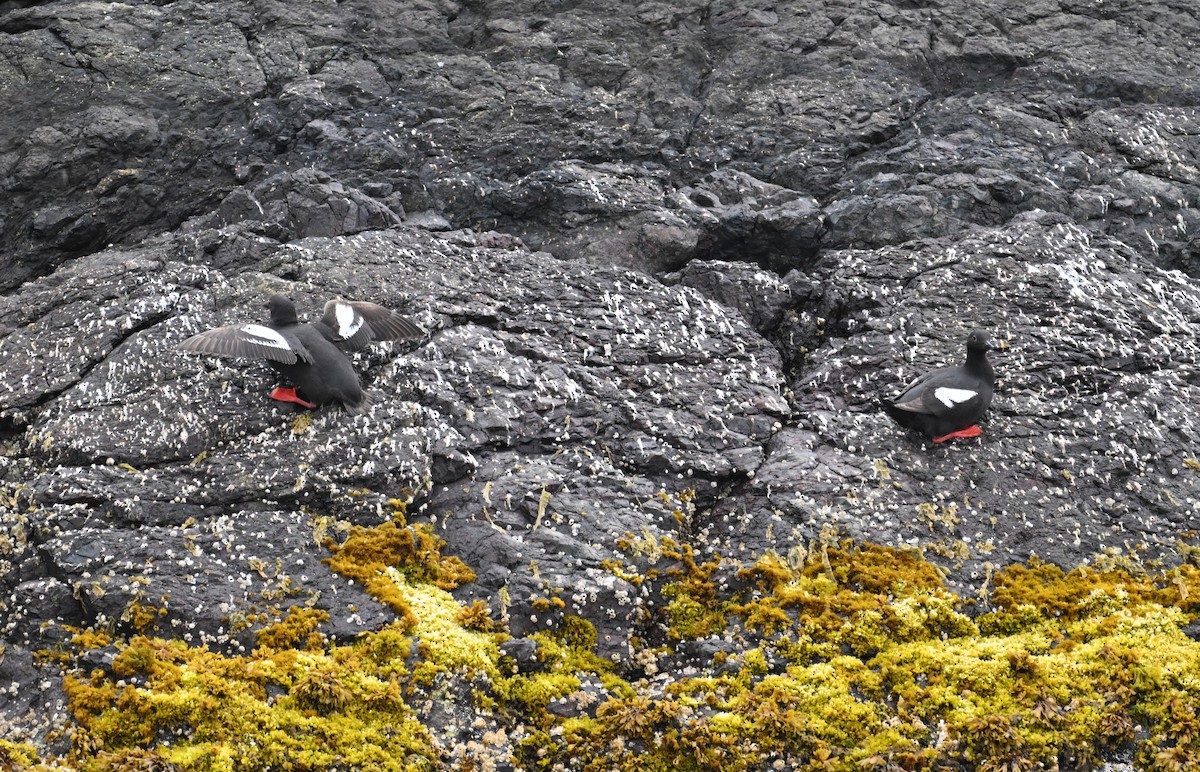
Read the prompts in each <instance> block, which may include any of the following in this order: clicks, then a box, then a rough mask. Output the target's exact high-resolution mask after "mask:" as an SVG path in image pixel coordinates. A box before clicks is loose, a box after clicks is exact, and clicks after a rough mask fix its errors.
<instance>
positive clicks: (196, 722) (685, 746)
mask: <svg viewBox="0 0 1200 772" xmlns="http://www.w3.org/2000/svg"><path fill="white" fill-rule="evenodd" d="M627 543H628V544H631V545H632V544H633V543H634V542H633V541H632V540H631V541H629V542H627ZM639 544H640V545H641V546H640V547H639V552H638V553H637V555H636V556H635V558H634V559H633V560H631V561H630V562H629V563H628V564H617V563H614V564H612V565H611V566H610V568H611V570H612V571H613V573H614V574H617V575H620V576H622V577H624V578H626V579H628V580H629V581H632V582H633V583H634V584H636V585H637V586H639V587H640V588H641V589H642V591H644V592H645V593H646V597H645V598H644V600H645V606H644V608H645V611H646V614H645V619H646V630H645V631H643V632H645V633H646V635H645V637H644V638H643V640H647V641H649V640H653V641H658V642H659V643H658V644H654V645H650V644H644V645H642V647H641V648H640V649H637V650H635V651H633V652H632V655H631V658H630V660H629V661H628V662H626V663H622V667H618V666H617V665H614V664H613V663H611V662H609V661H607V660H605V659H603V658H601V657H599V656H597V655H596V653H595V648H596V641H597V631H596V629H595V628H594V627H593V626H592V624H591V623H590V622H588V621H587V620H585V619H582V618H580V617H578V616H572V615H569V614H568V615H566V616H565V617H564V618H563V621H562V622H561V623H560V624H559V626H558V627H557V628H556V629H554V630H549V631H543V632H539V633H535V634H533V635H531V636H530V637H531V638H532V639H533V640H534V641H536V643H537V653H536V662H535V663H533V664H531V665H529V664H527V665H526V666H524V669H523V671H522V672H516V670H515V668H514V666H513V663H512V662H511V661H509V660H507V658H505V657H504V656H502V655H501V654H500V646H499V644H500V642H501V641H502V640H503V638H504V635H503V633H501V632H496V628H497V623H496V622H495V621H494V620H492V619H491V617H490V615H489V614H488V612H487V608H486V606H485V605H484V604H478V603H476V604H473V605H471V606H467V607H464V606H463V605H461V604H459V603H458V602H457V601H455V599H454V598H453V597H452V596H451V595H450V594H449V592H448V591H447V588H448V587H452V586H454V585H455V584H456V583H457V582H459V581H462V580H463V579H464V577H466V576H467V575H469V574H468V572H469V569H467V568H466V566H463V565H462V564H461V563H456V562H454V561H453V560H447V559H446V558H444V557H442V556H441V555H440V551H439V550H440V547H441V545H440V543H439V541H438V540H437V539H436V537H434V536H433V534H432V532H428V531H423V530H421V529H419V528H418V529H414V528H410V527H408V526H404V525H402V524H398V523H385V524H384V525H383V526H378V527H376V528H373V529H352V530H351V532H350V534H349V536H348V538H347V539H346V541H345V542H343V543H342V544H340V545H331V551H332V552H333V556H332V557H331V558H330V565H331V566H333V567H336V569H337V570H339V571H340V572H342V573H345V574H346V575H349V576H353V578H355V579H356V581H361V582H362V583H363V584H364V586H367V587H368V588H369V589H370V590H371V591H372V593H373V594H375V595H376V597H380V598H381V599H388V600H387V601H386V602H388V603H389V605H392V607H393V608H396V609H397V611H398V619H397V622H396V623H395V624H394V625H391V626H389V627H387V628H384V629H382V630H379V631H377V632H373V633H369V634H364V635H362V636H360V637H359V638H358V639H357V640H356V641H354V642H353V643H352V644H345V645H335V644H334V643H332V642H330V641H329V640H327V639H326V638H325V636H323V635H322V634H321V633H320V625H321V624H322V623H323V622H324V621H325V616H324V612H322V611H320V610H317V609H312V608H308V607H293V608H292V609H290V610H289V611H288V612H287V613H286V614H281V615H279V616H277V617H275V620H276V621H274V623H273V624H271V625H269V626H267V627H264V628H262V629H260V630H259V631H258V632H257V647H256V648H255V649H254V651H253V652H251V653H250V654H248V655H244V656H226V655H221V654H218V653H215V652H211V651H208V650H206V649H203V648H196V647H188V646H185V645H183V644H182V643H180V642H178V641H167V640H163V639H159V638H154V637H149V636H145V635H141V636H135V637H132V638H129V639H126V640H117V641H115V642H113V641H111V640H110V639H109V637H108V636H107V635H104V634H101V633H97V632H95V631H80V632H79V634H77V635H76V636H75V646H76V647H77V648H79V649H85V648H87V647H112V648H113V649H115V652H116V654H115V658H114V659H113V661H112V665H111V667H110V668H108V669H107V670H86V669H82V668H80V667H78V666H76V667H74V668H72V667H71V664H72V663H71V662H67V663H66V667H67V670H68V672H67V675H66V680H65V683H66V689H67V693H68V696H69V697H70V707H71V711H72V714H73V716H74V718H75V721H76V723H77V730H76V733H75V736H74V744H73V751H72V754H71V756H70V757H69V758H68V759H65V760H63V761H64V763H69V764H71V765H72V766H74V767H77V768H80V769H83V770H89V771H91V770H97V771H98V770H108V769H137V768H165V765H166V764H173V765H175V767H176V768H179V769H186V770H192V769H195V770H234V769H237V770H266V769H295V770H307V769H312V770H317V769H322V770H325V769H362V770H366V769H384V770H386V769H414V770H420V769H445V768H463V769H468V768H476V767H475V766H472V763H471V762H470V761H469V760H468V761H464V759H463V757H462V756H455V755H454V753H452V752H451V751H450V750H449V749H447V748H444V747H441V745H440V744H439V743H440V741H439V739H438V737H437V734H436V733H437V731H438V729H437V728H436V727H433V726H426V724H425V722H426V720H427V716H428V714H427V713H425V712H422V711H424V710H427V709H428V706H429V705H430V704H432V703H434V702H436V700H438V699H444V697H440V696H437V695H444V694H447V693H454V694H456V695H459V697H458V698H457V699H459V701H460V704H458V706H457V710H458V711H459V712H460V713H466V714H470V715H473V716H474V717H475V724H476V725H477V726H476V729H477V734H478V736H479V738H480V741H479V742H477V743H476V744H477V745H481V746H482V745H483V744H484V743H483V742H482V738H484V737H485V736H486V737H487V738H489V739H488V741H487V742H488V744H489V745H490V746H494V745H495V743H500V745H501V747H503V748H505V749H506V751H505V752H506V753H508V754H511V757H512V760H513V762H514V763H515V764H516V766H517V767H518V768H520V769H541V770H556V769H563V770H588V771H590V770H597V771H598V770H606V771H607V770H639V771H640V770H672V772H677V771H679V770H683V771H687V770H697V771H699V770H712V769H721V770H760V769H804V770H827V771H830V772H861V770H930V771H931V772H932V771H933V770H946V771H948V770H983V771H985V772H987V771H989V770H993V771H999V770H1004V771H1005V772H1019V771H1020V770H1036V769H1045V770H1050V769H1062V770H1067V769H1077V770H1084V769H1092V768H1095V767H1097V766H1099V765H1100V764H1101V763H1102V761H1103V760H1105V759H1114V758H1116V759H1123V760H1128V761H1131V762H1132V763H1133V765H1134V767H1135V768H1137V769H1141V770H1148V771H1149V772H1176V771H1180V770H1193V769H1200V718H1198V717H1197V711H1196V707H1195V706H1196V705H1200V643H1198V642H1197V641H1195V640H1193V639H1192V638H1190V637H1189V636H1188V634H1187V633H1186V632H1185V630H1186V629H1188V627H1189V625H1190V624H1191V623H1192V622H1193V621H1194V619H1195V616H1196V614H1197V612H1198V611H1200V605H1198V601H1200V571H1197V570H1196V568H1195V567H1194V566H1191V565H1184V566H1181V567H1178V568H1175V569H1171V570H1161V571H1157V572H1152V571H1148V570H1143V569H1137V568H1135V567H1132V566H1124V567H1114V566H1106V567H1080V568H1076V569H1074V570H1071V571H1064V570H1062V569H1060V568H1058V567H1055V566H1051V565H1049V564H1046V563H1043V562H1040V561H1036V560H1033V561H1030V562H1029V563H1027V564H1024V565H1014V566H1010V567H1008V568H1006V569H1004V570H1001V571H999V572H997V573H996V574H994V575H993V576H992V577H991V578H990V584H989V588H990V589H989V592H988V594H987V595H986V596H984V597H978V598H970V599H963V598H960V597H958V596H957V595H955V594H954V593H953V592H951V591H950V590H948V589H947V588H946V587H945V585H944V584H943V582H942V580H941V575H940V573H939V571H938V569H937V568H936V567H935V566H933V565H932V564H930V563H928V562H926V561H925V560H923V559H922V558H921V556H920V555H919V554H917V553H915V552H912V551H902V550H895V549H889V548H885V547H881V546H878V545H872V544H856V543H852V542H850V541H844V540H838V539H836V538H823V539H820V540H818V541H817V542H815V543H813V544H809V545H802V546H796V547H793V549H792V550H791V551H790V552H788V553H787V554H786V555H780V554H775V553H771V554H767V555H763V556H761V557H760V558H759V559H758V560H756V561H755V562H753V563H752V564H749V565H741V566H737V565H730V564H729V563H728V562H727V561H722V560H721V559H720V557H719V556H715V555H711V556H707V557H706V558H704V559H702V558H701V557H699V554H698V550H694V549H692V548H691V547H689V546H687V545H680V544H676V543H675V542H673V541H671V540H670V539H665V538H663V539H659V540H656V541H655V543H654V545H653V550H646V549H644V547H645V543H639ZM664 560H665V561H669V562H668V563H667V564H666V565H667V566H669V567H667V568H663V569H656V568H655V566H656V565H657V564H658V561H664ZM401 610H402V611H401ZM685 646H691V647H697V646H698V647H699V648H694V650H696V651H711V652H713V653H712V654H711V655H703V656H699V657H696V658H695V659H693V660H686V659H679V658H677V651H678V650H679V649H680V648H681V647H685ZM92 659H93V660H94V658H92ZM73 661H75V662H82V661H83V660H82V659H79V660H73ZM452 689H453V691H451V690H452ZM467 701H470V702H471V703H472V704H469V705H468V704H465V702H467ZM7 759H16V760H19V761H20V762H21V763H29V764H35V763H37V762H38V761H39V760H38V759H36V757H35V755H34V754H33V751H32V750H31V749H28V748H26V747H25V746H17V745H12V744H4V745H0V768H3V767H4V764H5V763H6V761H7ZM9 763H11V762H9ZM155 764H158V765H160V766H159V767H155V766H154V765H155Z"/></svg>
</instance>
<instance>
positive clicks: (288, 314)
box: [267, 295, 300, 327]
mask: <svg viewBox="0 0 1200 772" xmlns="http://www.w3.org/2000/svg"><path fill="white" fill-rule="evenodd" d="M267 308H269V309H271V324H272V325H274V326H275V327H282V326H284V325H288V324H299V323H300V318H299V317H298V316H296V306H295V305H293V304H292V301H290V300H288V299H287V298H285V297H284V296H283V295H272V296H271V299H270V300H269V301H267Z"/></svg>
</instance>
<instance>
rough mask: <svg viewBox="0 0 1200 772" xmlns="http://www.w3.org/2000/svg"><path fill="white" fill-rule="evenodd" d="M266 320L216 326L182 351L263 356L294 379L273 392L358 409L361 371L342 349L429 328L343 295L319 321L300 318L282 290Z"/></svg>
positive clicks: (362, 400)
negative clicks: (423, 327) (356, 369)
mask: <svg viewBox="0 0 1200 772" xmlns="http://www.w3.org/2000/svg"><path fill="white" fill-rule="evenodd" d="M267 307H268V308H269V309H270V310H271V321H270V323H269V324H268V325H265V326H264V325H261V324H234V325H229V326H227V327H217V328H216V329H213V330H208V331H207V332H202V333H200V334H199V335H193V336H192V337H190V338H188V339H187V340H185V341H184V342H183V343H181V344H179V348H180V349H181V350H183V351H194V352H197V353H201V354H218V355H220V356H230V357H246V358H249V359H265V360H267V364H269V365H271V367H273V368H275V369H276V370H278V371H279V372H280V373H282V374H283V376H284V377H285V378H287V379H288V380H289V381H291V383H292V384H293V385H292V387H290V388H283V387H276V388H275V389H274V390H272V392H271V398H272V399H277V400H280V401H282V402H295V403H296V404H298V405H303V406H304V407H308V408H314V407H317V406H319V405H324V404H327V403H330V402H340V403H341V404H342V405H344V406H345V407H346V409H347V410H348V411H350V412H351V413H353V414H354V415H359V414H361V413H365V412H366V411H367V410H369V409H370V407H371V398H370V396H369V395H367V394H365V393H364V392H363V390H362V385H361V384H360V383H359V380H358V373H356V372H354V367H353V366H352V365H351V364H350V358H349V357H347V356H346V354H344V353H343V351H342V349H346V350H349V351H358V350H360V349H363V348H366V346H367V344H369V343H370V342H371V341H375V340H415V339H417V338H421V337H424V335H425V331H424V330H422V329H421V328H420V327H418V326H417V325H415V324H413V323H412V322H411V321H409V320H408V319H406V318H405V317H403V316H401V315H400V314H398V313H396V312H395V311H392V310H391V309H388V308H384V307H383V306H380V305H377V304H375V303H365V302H358V301H353V300H342V299H341V298H338V299H335V300H330V301H329V302H328V303H326V304H325V310H324V313H323V314H322V315H321V318H320V319H319V320H318V321H315V322H308V323H307V324H301V323H300V319H299V317H297V316H296V306H295V305H293V304H292V301H291V300H289V299H287V298H285V297H284V296H283V295H272V296H271V299H270V301H269V302H268V303H267Z"/></svg>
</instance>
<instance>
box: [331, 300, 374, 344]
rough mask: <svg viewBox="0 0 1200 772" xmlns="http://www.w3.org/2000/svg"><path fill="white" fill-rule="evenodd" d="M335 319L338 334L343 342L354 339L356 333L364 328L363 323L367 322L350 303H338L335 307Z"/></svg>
mask: <svg viewBox="0 0 1200 772" xmlns="http://www.w3.org/2000/svg"><path fill="white" fill-rule="evenodd" d="M333 309H334V311H333V313H334V318H335V319H337V325H338V327H337V334H338V337H339V338H342V339H343V340H349V339H350V338H353V337H354V333H356V332H358V331H359V329H361V328H362V326H363V322H365V321H366V319H364V318H363V317H362V315H361V314H359V313H358V312H357V311H355V310H354V306H352V305H350V304H349V303H338V304H336V305H335V306H334V307H333Z"/></svg>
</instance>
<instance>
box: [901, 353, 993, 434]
mask: <svg viewBox="0 0 1200 772" xmlns="http://www.w3.org/2000/svg"><path fill="white" fill-rule="evenodd" d="M991 347H992V344H991V342H990V341H989V340H988V336H987V333H985V332H983V331H982V330H973V331H972V332H971V334H970V335H969V336H967V361H966V362H964V363H963V364H962V365H961V366H960V367H943V368H940V369H938V370H934V371H933V372H930V373H926V374H925V375H922V376H921V377H920V378H917V379H916V380H915V381H913V382H912V383H910V384H909V385H908V386H907V387H906V388H905V389H904V393H903V394H901V395H900V396H899V397H897V398H896V399H894V400H891V401H888V400H883V401H882V402H883V409H884V410H886V411H887V413H888V415H890V416H891V417H892V418H894V419H895V420H896V423H898V424H900V425H901V426H903V427H904V428H905V429H912V430H914V431H918V432H920V433H921V434H924V435H925V436H926V437H929V438H930V439H931V440H933V441H934V442H945V441H946V440H952V439H954V438H956V437H978V436H979V435H981V434H983V430H982V429H980V428H979V427H978V426H976V425H975V422H976V421H978V420H979V419H980V418H982V417H983V414H984V413H985V412H987V409H988V406H989V405H991V404H992V392H993V390H994V389H995V388H996V374H995V373H994V372H993V371H992V364H991V363H990V362H988V358H987V352H988V349H990V348H991Z"/></svg>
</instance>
